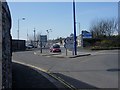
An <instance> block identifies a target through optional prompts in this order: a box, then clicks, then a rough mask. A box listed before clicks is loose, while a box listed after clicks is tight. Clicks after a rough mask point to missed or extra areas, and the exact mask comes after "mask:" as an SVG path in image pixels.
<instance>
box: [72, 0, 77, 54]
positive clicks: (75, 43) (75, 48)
mask: <svg viewBox="0 0 120 90" xmlns="http://www.w3.org/2000/svg"><path fill="white" fill-rule="evenodd" d="M73 20H74V55H77V41H76V20H75V0H73Z"/></svg>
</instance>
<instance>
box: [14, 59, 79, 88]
mask: <svg viewBox="0 0 120 90" xmlns="http://www.w3.org/2000/svg"><path fill="white" fill-rule="evenodd" d="M12 61H13V62H15V63H18V64H22V65H25V66H28V67H31V68H34V69H37V70H40V71H42V72H44V73H47V74H48V75H49V76H51V77H53V78H54V79H56V80H57V81H59V82H61V83H62V84H63V85H65V86H66V87H67V88H69V89H71V90H77V89H76V88H75V87H74V86H73V85H71V84H69V83H68V82H66V81H65V80H63V79H62V78H60V77H57V76H55V75H53V74H52V73H50V72H48V71H47V70H45V69H42V68H39V67H36V66H34V65H31V64H26V63H23V62H19V61H15V60H12Z"/></svg>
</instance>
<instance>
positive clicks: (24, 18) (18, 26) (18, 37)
mask: <svg viewBox="0 0 120 90" xmlns="http://www.w3.org/2000/svg"><path fill="white" fill-rule="evenodd" d="M20 20H25V18H21V19H18V40H19V34H20V33H19V31H20Z"/></svg>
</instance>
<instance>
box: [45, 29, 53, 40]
mask: <svg viewBox="0 0 120 90" xmlns="http://www.w3.org/2000/svg"><path fill="white" fill-rule="evenodd" d="M46 32H47V35H48V40H49V33H50V32H52V29H48V30H46Z"/></svg>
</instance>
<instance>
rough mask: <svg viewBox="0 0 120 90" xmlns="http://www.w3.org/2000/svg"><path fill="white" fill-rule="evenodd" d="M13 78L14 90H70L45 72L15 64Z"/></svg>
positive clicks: (13, 65)
mask: <svg viewBox="0 0 120 90" xmlns="http://www.w3.org/2000/svg"><path fill="white" fill-rule="evenodd" d="M12 78H13V84H12V85H13V86H12V87H13V90H19V89H29V90H36V89H38V90H43V89H44V90H45V89H52V90H61V89H63V90H70V89H69V88H67V87H66V86H65V85H63V84H62V83H60V82H58V81H57V80H55V79H54V78H52V77H51V76H49V75H48V74H46V73H45V72H42V71H39V70H36V69H33V68H31V67H28V66H24V65H22V64H18V63H15V62H13V63H12Z"/></svg>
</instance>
